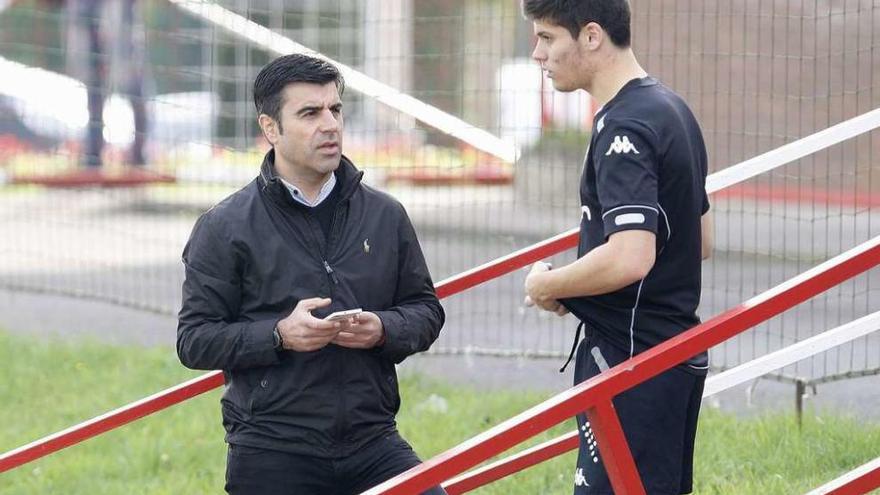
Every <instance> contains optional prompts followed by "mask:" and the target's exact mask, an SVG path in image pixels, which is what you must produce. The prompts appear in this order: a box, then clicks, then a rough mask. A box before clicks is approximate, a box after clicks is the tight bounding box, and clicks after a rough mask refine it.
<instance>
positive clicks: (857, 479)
mask: <svg viewBox="0 0 880 495" xmlns="http://www.w3.org/2000/svg"><path fill="white" fill-rule="evenodd" d="M875 488H880V457H878V458H876V459H874V460H873V461H871V462H868V463H866V464H863V465H861V466H859V467H857V468H855V469H853V470H852V471H850V472H848V473H846V474H844V475H843V476H841V477H840V478H837V479H836V480H834V481H832V482H830V483H828V484H826V485H823V486H821V487H819V488H817V489H816V490H814V491H812V492H810V493H808V494H807V495H820V494H821V495H862V494H863V493H868V492H869V491H871V490H874V489H875Z"/></svg>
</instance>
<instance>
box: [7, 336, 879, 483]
mask: <svg viewBox="0 0 880 495" xmlns="http://www.w3.org/2000/svg"><path fill="white" fill-rule="evenodd" d="M0 362H2V363H3V370H4V374H3V379H2V380H0V404H2V406H0V424H2V425H4V426H3V428H2V429H0V452H5V451H7V450H10V449H12V448H15V447H18V446H20V445H22V444H25V443H27V442H29V441H32V440H34V439H36V438H39V437H42V436H44V435H46V434H48V433H52V432H55V431H57V430H59V429H62V428H64V427H67V426H70V425H72V424H74V423H77V422H79V421H81V420H84V419H87V418H90V417H93V416H95V415H97V414H100V413H103V412H105V411H107V410H109V409H112V408H114V407H117V406H119V405H122V404H125V403H127V402H129V401H131V400H135V399H138V398H141V397H143V396H145V395H148V394H150V393H153V392H155V391H158V390H160V389H162V388H165V387H168V386H171V385H174V384H177V383H179V382H180V381H182V380H184V379H187V378H191V377H194V376H198V375H199V373H195V372H191V371H188V370H185V369H183V368H182V367H181V366H180V365H179V363H178V362H177V358H176V356H175V355H174V353H173V351H172V350H170V349H167V350H161V349H160V350H156V349H152V350H143V349H134V348H117V347H109V346H106V345H100V344H95V343H76V344H72V345H69V344H61V343H53V342H44V341H34V340H31V339H25V338H21V337H13V336H10V335H8V334H4V333H0ZM402 388H403V396H404V398H403V401H404V406H403V412H402V414H401V415H400V418H399V419H400V426H401V430H402V431H403V434H404V436H405V437H407V438H408V439H409V440H410V441H411V442H412V443H413V445H414V446H415V448H416V450H417V451H418V452H419V453H420V454H421V455H422V456H423V457H429V456H431V455H434V454H436V453H439V452H441V451H443V450H445V449H447V448H449V447H451V446H453V445H455V444H457V443H459V442H461V441H463V440H465V439H467V438H469V437H471V436H473V435H474V434H476V433H478V432H480V431H483V430H485V429H486V428H487V427H489V426H492V425H495V424H498V423H499V422H500V421H502V420H504V419H506V418H508V417H510V416H512V415H514V414H516V413H518V412H520V411H522V410H524V409H526V408H528V407H529V406H531V405H533V404H535V403H537V402H539V401H540V400H542V399H544V398H546V396H545V395H542V394H536V393H511V392H492V393H486V392H484V391H475V390H463V389H456V388H452V387H450V386H447V385H444V384H442V383H437V382H433V381H426V380H424V379H421V378H419V377H408V378H406V379H404V380H403V382H402ZM218 400H219V392H218V391H213V392H210V393H208V394H205V395H203V396H201V397H198V398H196V399H194V400H190V401H188V402H186V403H184V404H182V405H179V406H176V407H173V408H171V409H169V410H165V411H162V412H160V413H157V414H155V415H153V416H151V417H148V418H146V419H144V420H141V421H138V422H135V423H133V424H130V425H128V426H126V427H123V428H122V429H119V430H116V431H113V432H111V433H109V434H106V435H102V436H100V437H98V438H95V439H92V440H89V441H87V442H85V443H83V444H80V445H77V446H74V447H71V448H68V449H66V450H63V451H60V452H58V453H55V454H53V455H50V456H49V457H47V458H44V459H41V460H39V461H35V462H32V463H30V464H26V465H24V466H22V467H20V468H18V469H15V470H13V471H10V472H7V473H4V474H2V475H0V493H2V494H4V495H5V494H9V495H12V494H34V493H64V494H90V495H91V494H137V493H149V494H179V493H188V494H190V493H192V494H198V493H221V492H222V490H223V474H224V463H225V446H224V444H223V440H222V428H221V426H220V412H219V404H218ZM571 427H572V425H571V424H570V423H567V424H564V425H561V426H560V427H558V428H557V429H556V430H555V431H554V432H552V433H551V434H547V435H544V436H543V437H542V438H543V439H546V438H550V437H551V436H555V435H556V434H560V433H562V432H563V431H567V430H568V429H570V428H571ZM878 446H880V425H877V424H874V425H868V426H863V425H859V424H857V423H856V422H855V421H854V420H852V419H849V418H847V417H844V416H839V415H837V416H836V415H827V416H822V417H807V418H805V422H804V425H803V429H802V430H801V431H798V428H797V425H796V424H795V423H794V421H793V419H792V417H790V415H787V416H772V417H762V418H759V419H750V420H741V419H737V418H733V417H730V416H726V415H723V414H720V413H718V412H715V411H706V412H705V414H704V416H703V417H702V418H701V423H700V434H699V436H698V447H697V461H696V471H697V480H696V493H700V494H704V493H710V494H753V493H762V494H792V493H804V492H806V491H808V490H809V489H811V488H815V487H817V486H819V485H821V484H823V483H825V482H827V481H828V480H831V479H833V478H835V477H836V476H838V475H839V474H841V473H842V472H844V471H846V470H848V469H851V468H852V467H855V466H858V465H860V464H862V463H864V462H866V461H867V460H869V459H872V458H874V457H876V456H877V455H880V447H878ZM573 462H574V457H573V455H572V454H568V455H565V456H561V457H559V458H557V459H555V460H553V461H551V462H548V463H544V464H542V465H540V466H538V467H536V468H532V469H530V470H527V471H524V472H522V473H520V474H518V475H516V476H513V477H511V478H509V479H507V480H503V481H500V482H498V483H495V484H493V485H490V486H489V487H487V488H485V489H482V490H480V491H477V492H475V493H480V494H502V493H504V494H543V493H547V494H556V493H560V494H567V493H570V492H571V491H570V487H571V481H572V478H573V476H572V471H573V469H572V464H573Z"/></svg>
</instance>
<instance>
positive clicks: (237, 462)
mask: <svg viewBox="0 0 880 495" xmlns="http://www.w3.org/2000/svg"><path fill="white" fill-rule="evenodd" d="M420 463H421V461H420V460H419V458H418V456H416V453H415V452H413V450H412V447H410V445H409V444H408V443H407V442H406V440H404V439H403V438H402V437H401V436H400V435H398V434H397V433H392V434H388V435H385V436H383V437H380V438H379V439H377V440H375V441H373V442H371V443H370V444H368V445H367V446H366V447H365V448H363V449H362V450H361V451H360V452H358V453H356V454H354V455H351V456H349V457H345V458H341V459H322V458H317V457H311V456H306V455H296V454H288V453H285V452H278V451H274V450H265V449H257V448H253V447H244V446H239V445H230V446H229V453H228V455H227V462H226V491H227V493H229V494H230V495H312V494H314V495H349V494H352V495H354V494H357V493H361V492H364V491H366V490H368V489H370V488H372V487H373V486H376V485H378V484H379V483H382V482H383V481H385V480H388V479H390V478H392V477H394V476H396V475H398V474H400V473H402V472H404V471H406V470H408V469H409V468H411V467H413V466H416V465H418V464H420ZM424 493H427V494H430V495H444V494H445V493H446V492H445V491H444V490H443V489H442V488H440V487H434V488H432V489H430V490H428V491H426V492H424Z"/></svg>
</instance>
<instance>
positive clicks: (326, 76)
mask: <svg viewBox="0 0 880 495" xmlns="http://www.w3.org/2000/svg"><path fill="white" fill-rule="evenodd" d="M298 82H304V83H313V84H321V85H323V84H327V83H330V82H333V83H336V89H338V90H339V95H340V96H342V93H343V91H345V81H344V80H343V78H342V74H340V73H339V69H337V68H336V66H334V65H333V64H331V63H330V62H327V61H324V60H321V59H320V58H316V57H311V56H309V55H302V54H299V53H294V54H291V55H283V56H281V57H278V58H276V59H275V60H273V61H271V62H269V63H268V64H267V65H266V66H265V67H263V69H262V70H260V73H259V74H257V78H256V79H255V80H254V105H255V106H256V107H257V115H260V114H266V115H268V116H269V117H272V118H273V119H274V120H275V122H277V123H278V130H279V131H280V132H284V129H282V128H281V118H280V117H281V115H280V113H281V105H282V104H283V101H282V94H281V93H282V91H284V87H285V86H287V85H288V84H290V83H298Z"/></svg>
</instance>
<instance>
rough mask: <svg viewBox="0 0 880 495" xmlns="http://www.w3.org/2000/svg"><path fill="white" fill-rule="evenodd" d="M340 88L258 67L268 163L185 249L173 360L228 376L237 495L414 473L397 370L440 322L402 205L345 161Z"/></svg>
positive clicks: (320, 67) (204, 221) (229, 476)
mask: <svg viewBox="0 0 880 495" xmlns="http://www.w3.org/2000/svg"><path fill="white" fill-rule="evenodd" d="M343 89H344V83H343V80H342V77H341V75H340V74H339V72H338V70H337V69H336V68H335V67H334V66H333V65H331V64H329V63H327V62H324V61H322V60H319V59H316V58H313V57H308V56H304V55H287V56H283V57H280V58H278V59H276V60H274V61H272V62H271V63H269V64H268V65H267V66H266V67H264V68H263V70H262V71H261V72H260V74H259V75H258V76H257V78H256V81H255V83H254V101H255V103H256V107H257V113H258V114H259V124H260V127H261V128H262V131H263V133H264V135H265V136H266V139H267V140H268V141H269V142H270V143H271V144H272V150H270V151H269V152H268V153H267V154H266V157H265V159H264V160H263V164H262V166H261V168H260V174H259V176H258V177H257V178H256V179H254V180H253V181H252V182H251V183H250V184H248V185H247V186H245V187H244V188H243V189H241V190H240V191H238V192H236V193H235V194H233V195H231V196H229V197H228V198H226V199H225V200H223V201H222V202H220V203H219V204H218V205H216V206H214V207H213V208H212V209H211V210H209V211H208V212H206V213H205V214H204V215H202V217H201V218H199V220H198V222H197V223H196V225H195V227H194V229H193V232H192V235H191V237H190V239H189V242H188V243H187V245H186V248H185V249H184V252H183V261H184V265H185V268H186V280H185V281H184V284H183V306H182V308H181V311H180V315H179V326H178V338H177V351H178V355H179V356H180V360H181V362H182V363H183V364H184V365H186V366H188V367H190V368H196V369H222V370H223V372H224V376H225V379H226V390H225V393H224V394H223V398H222V399H221V404H222V410H223V425H224V427H225V429H226V441H227V442H228V443H229V453H228V457H227V473H226V490H227V491H228V492H229V493H231V494H322V495H323V494H350V493H352V494H353V493H360V492H362V491H364V490H366V489H368V488H370V487H372V486H374V485H376V484H379V483H380V482H382V481H385V480H386V479H388V478H391V477H392V476H394V475H397V474H399V473H401V472H403V471H406V470H407V469H409V468H411V467H413V466H415V465H417V464H419V462H420V461H419V459H418V458H417V457H416V455H415V453H414V452H413V451H412V448H411V447H410V446H409V445H408V444H407V442H406V441H405V440H404V439H403V438H401V437H400V435H399V434H398V432H397V428H396V423H395V414H396V413H397V411H398V409H399V407H400V396H399V395H398V385H397V375H396V373H395V364H397V363H400V362H401V361H403V360H404V359H405V358H406V357H407V356H409V355H411V354H414V353H416V352H420V351H424V350H427V349H428V348H429V347H430V346H431V344H432V343H433V342H434V340H436V339H437V336H438V335H439V333H440V328H441V327H442V325H443V322H444V313H443V309H442V307H441V306H440V303H439V301H438V300H437V296H436V295H435V293H434V287H433V283H432V281H431V277H430V275H429V273H428V269H427V266H426V265H425V259H424V256H423V255H422V252H421V249H420V247H419V242H418V240H417V239H416V234H415V231H414V230H413V226H412V224H411V223H410V220H409V218H408V217H407V214H406V212H405V211H404V209H403V207H402V206H401V205H400V203H398V202H397V201H396V200H394V199H393V198H392V197H390V196H388V195H386V194H384V193H381V192H379V191H377V190H375V189H372V188H370V187H368V186H366V185H364V184H362V183H361V177H362V175H363V173H362V172H359V171H358V170H357V169H356V168H355V167H354V165H353V164H352V163H351V162H350V161H349V160H348V159H347V158H346V157H344V156H342V128H343V117H342V103H341V101H340V95H341V94H342V91H343ZM353 308H362V309H363V312H362V313H360V315H359V316H357V317H355V318H354V319H352V320H343V321H326V320H324V319H323V317H324V316H326V315H328V314H329V313H331V312H334V311H339V310H348V309H353ZM432 492H435V493H443V492H442V489H440V488H435V489H434V490H433V491H432Z"/></svg>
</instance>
